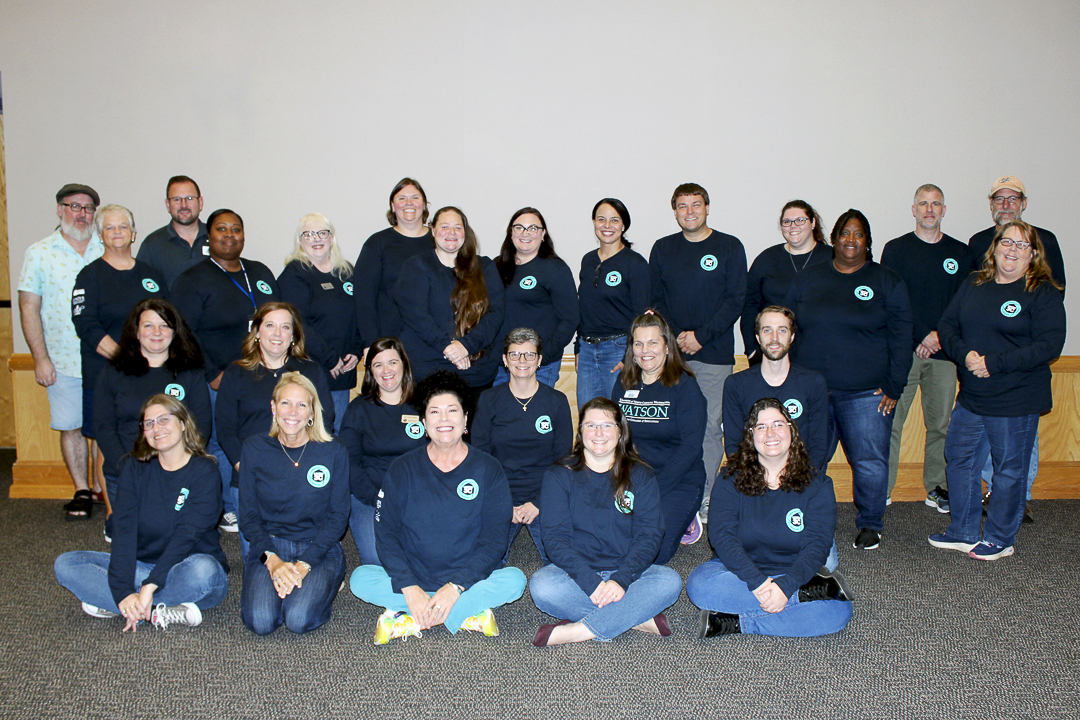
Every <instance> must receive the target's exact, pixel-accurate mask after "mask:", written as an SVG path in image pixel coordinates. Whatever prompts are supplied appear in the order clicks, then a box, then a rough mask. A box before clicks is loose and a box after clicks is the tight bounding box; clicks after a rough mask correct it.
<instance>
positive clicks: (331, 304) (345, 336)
mask: <svg viewBox="0 0 1080 720" xmlns="http://www.w3.org/2000/svg"><path fill="white" fill-rule="evenodd" d="M277 281H278V290H279V292H280V293H281V299H282V300H284V301H285V302H287V303H292V304H293V306H294V307H295V308H296V311H297V312H298V313H300V321H301V322H303V323H304V352H306V353H307V355H308V357H310V358H311V359H313V360H315V362H317V363H319V364H320V365H322V366H323V367H324V368H326V372H327V373H329V372H330V371H331V370H333V369H334V366H335V365H337V364H338V360H340V359H341V358H343V357H345V356H346V355H348V354H350V353H351V354H353V355H355V356H356V357H357V358H359V357H360V356H361V355H362V354H363V351H364V349H363V347H362V346H361V345H360V336H359V335H358V334H357V330H356V300H355V299H354V296H353V293H354V292H355V288H354V285H353V281H352V278H346V279H345V280H341V279H339V278H338V277H336V276H335V275H332V274H331V273H324V272H322V271H321V270H319V268H317V267H315V266H314V265H311V266H308V267H304V264H303V263H302V262H300V261H299V260H293V261H292V262H291V263H289V264H288V265H286V266H285V269H284V270H282V271H281V274H280V275H278V279H277ZM327 377H328V380H329V381H330V389H331V390H351V389H353V388H354V387H356V369H355V368H353V369H352V370H350V371H349V372H347V373H342V374H341V375H338V376H337V377H336V378H331V377H329V376H327Z"/></svg>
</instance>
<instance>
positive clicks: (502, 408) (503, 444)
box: [472, 383, 574, 507]
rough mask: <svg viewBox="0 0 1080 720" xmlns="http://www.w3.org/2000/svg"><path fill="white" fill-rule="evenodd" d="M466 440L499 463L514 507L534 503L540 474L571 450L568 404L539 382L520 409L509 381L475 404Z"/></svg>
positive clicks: (538, 495)
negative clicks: (468, 437) (504, 473)
mask: <svg viewBox="0 0 1080 720" xmlns="http://www.w3.org/2000/svg"><path fill="white" fill-rule="evenodd" d="M472 444H473V447H477V448H480V449H481V450H483V451H484V452H486V453H488V454H489V455H491V456H492V457H494V458H495V459H496V460H498V461H499V462H500V463H502V466H503V470H504V471H505V472H506V479H507V481H508V482H509V483H510V495H511V496H512V498H513V500H514V505H522V504H524V503H527V502H531V503H533V504H534V505H536V506H537V507H540V485H541V483H542V482H543V480H544V472H545V471H546V470H547V469H548V468H549V467H551V465H552V464H553V463H554V462H555V461H556V460H558V459H560V458H563V457H565V456H566V455H568V454H569V453H570V450H572V449H573V444H574V424H573V421H572V420H571V419H570V403H569V402H568V401H567V399H566V395H565V394H564V393H562V392H560V391H559V390H555V389H554V388H550V387H548V386H547V385H544V384H543V383H540V387H539V388H538V389H537V391H536V394H535V395H533V397H532V399H531V400H529V401H528V408H526V409H525V410H522V407H521V403H520V402H519V401H518V400H517V399H515V398H514V395H513V393H512V392H510V385H509V384H503V385H499V386H498V387H493V388H490V389H488V390H485V391H484V392H483V393H481V394H480V400H479V402H478V403H477V406H476V417H475V418H474V419H473V426H472Z"/></svg>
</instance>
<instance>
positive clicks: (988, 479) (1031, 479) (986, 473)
mask: <svg viewBox="0 0 1080 720" xmlns="http://www.w3.org/2000/svg"><path fill="white" fill-rule="evenodd" d="M1038 475H1039V433H1038V432H1036V433H1035V443H1034V444H1033V445H1032V446H1031V463H1030V464H1029V465H1028V471H1027V499H1028V500H1031V487H1032V486H1033V485H1034V484H1035V478H1036V477H1038ZM982 479H983V482H985V483H986V492H992V491H993V489H994V461H993V460H992V459H991V457H990V456H989V455H987V456H986V463H984V464H983V469H982Z"/></svg>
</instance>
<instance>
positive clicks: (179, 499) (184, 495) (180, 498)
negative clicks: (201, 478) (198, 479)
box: [173, 488, 191, 512]
mask: <svg viewBox="0 0 1080 720" xmlns="http://www.w3.org/2000/svg"><path fill="white" fill-rule="evenodd" d="M190 494H191V491H190V490H188V489H187V488H180V494H179V495H177V496H176V507H174V508H173V510H176V511H177V512H179V511H180V508H182V507H184V503H186V502H187V499H188V495H190Z"/></svg>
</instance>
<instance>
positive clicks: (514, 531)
mask: <svg viewBox="0 0 1080 720" xmlns="http://www.w3.org/2000/svg"><path fill="white" fill-rule="evenodd" d="M521 528H528V529H529V535H532V539H533V545H536V551H537V552H539V553H540V562H542V563H544V564H545V565H547V564H548V563H549V562H551V561H550V560H548V557H547V553H545V552H544V540H543V538H541V537H540V516H539V515H537V516H536V518H535V519H534V520H533V521H532V523H531V524H529V525H526V524H525V523H510V539H509V540H508V541H507V543H506V554H505V555H503V565H505V564H506V563H507V561H508V560H509V559H510V546H511V545H513V544H514V540H515V539H516V538H517V536H518V533H519V532H521Z"/></svg>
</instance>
